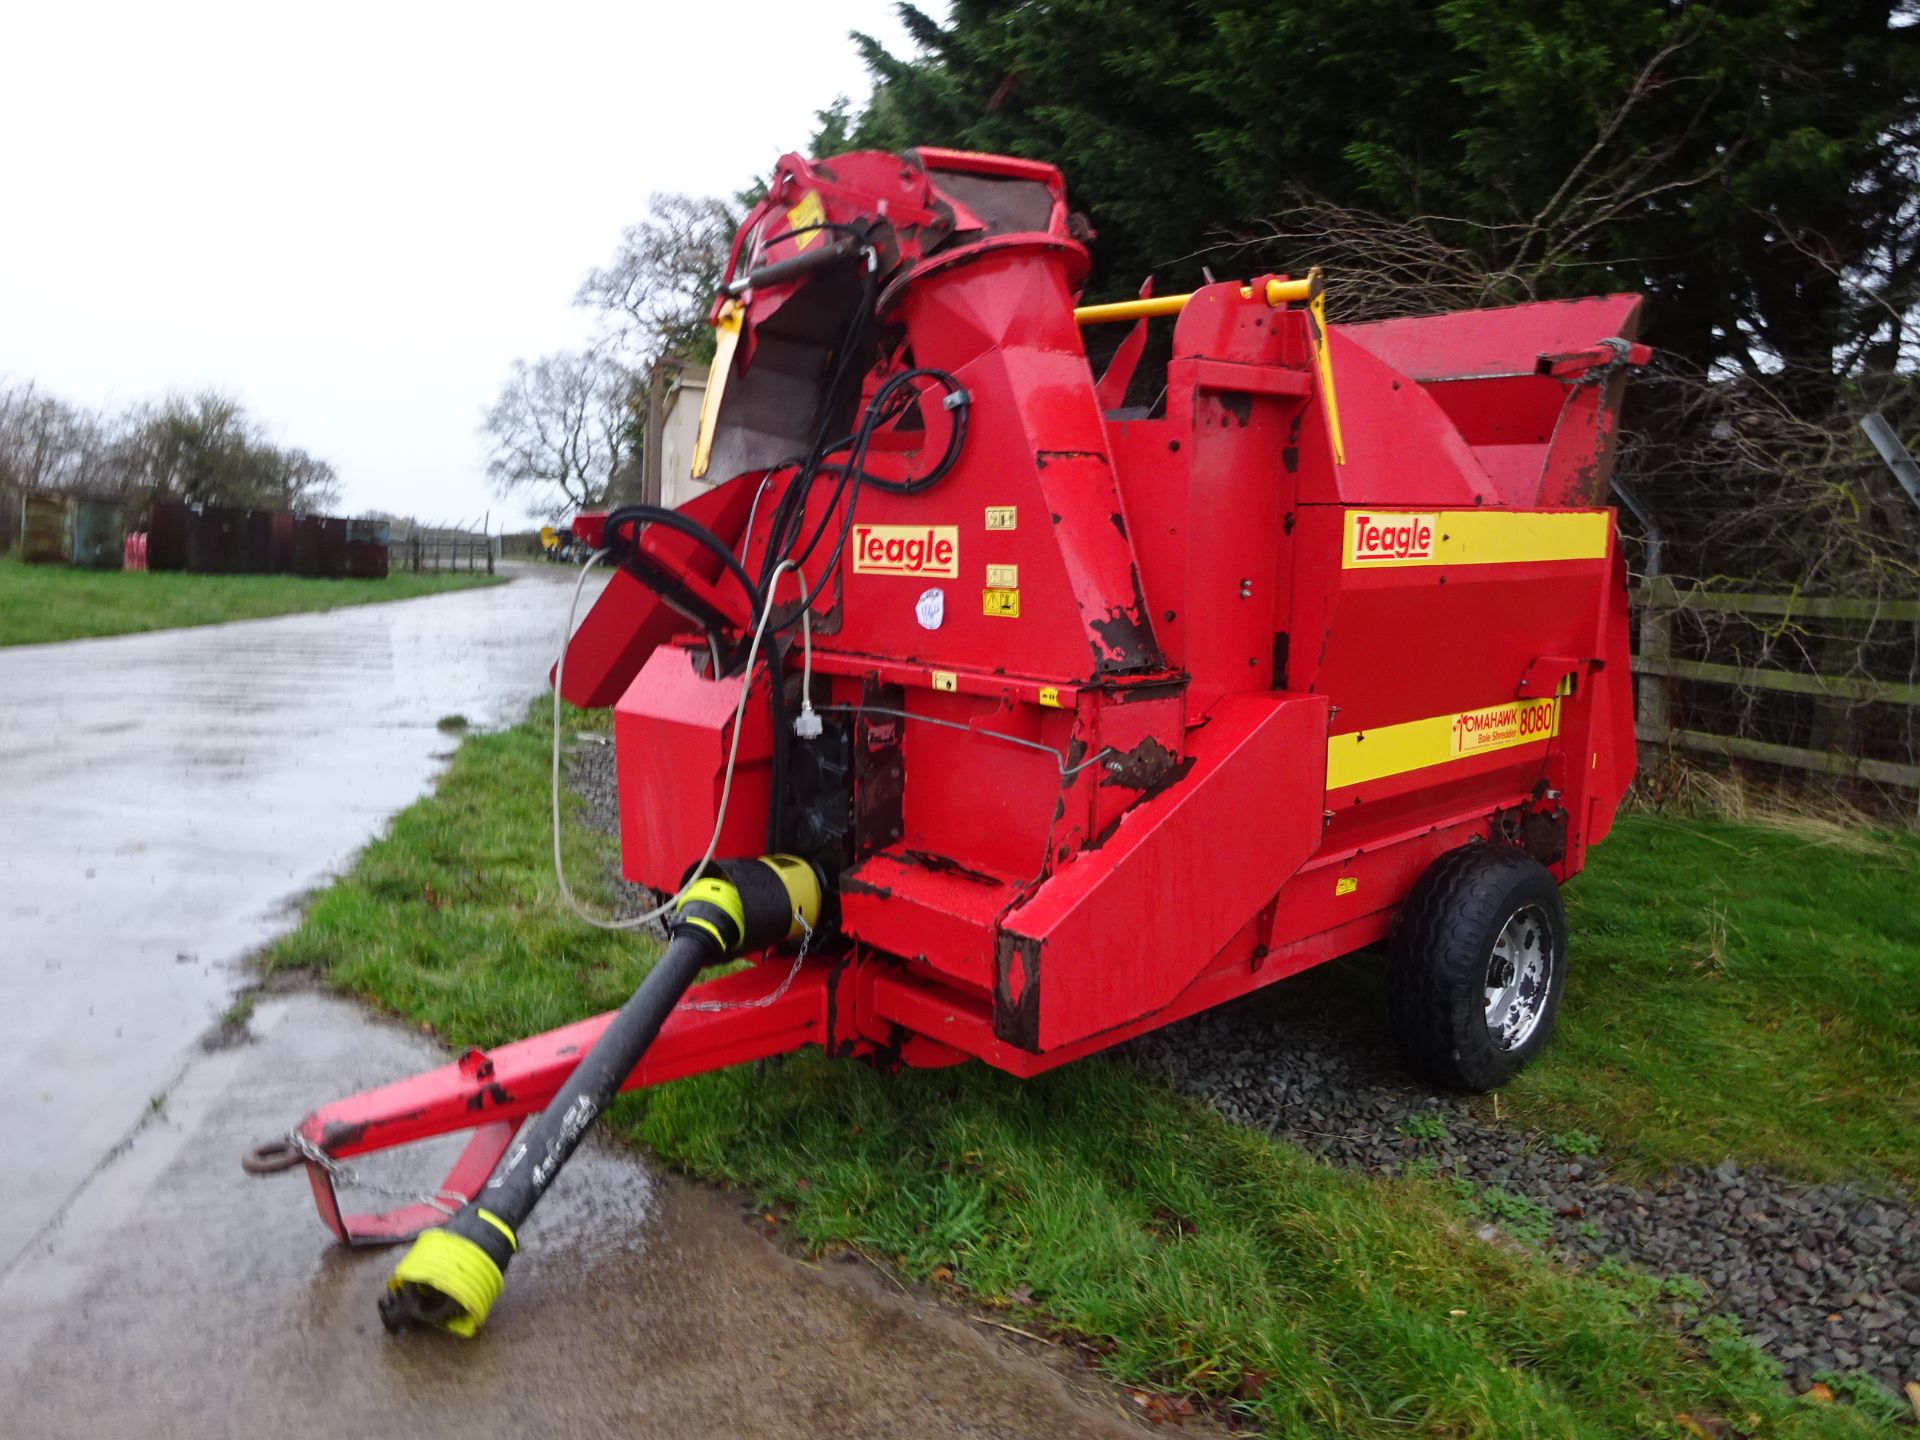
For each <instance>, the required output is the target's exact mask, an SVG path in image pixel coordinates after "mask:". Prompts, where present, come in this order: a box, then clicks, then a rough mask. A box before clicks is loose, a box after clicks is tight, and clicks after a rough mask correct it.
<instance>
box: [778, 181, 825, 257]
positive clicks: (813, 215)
mask: <svg viewBox="0 0 1920 1440" xmlns="http://www.w3.org/2000/svg"><path fill="white" fill-rule="evenodd" d="M826 222H827V207H826V206H824V205H822V204H821V203H820V192H819V191H818V190H809V191H807V193H806V194H804V195H802V196H801V197H800V203H799V204H798V205H795V206H794V207H793V208H792V209H791V210H789V211H787V229H789V230H799V231H802V232H804V233H802V234H799V235H795V236H794V237H793V248H794V249H796V250H804V249H806V248H807V246H809V245H811V244H812V243H813V242H814V241H816V240H818V239H819V238H820V237H821V236H822V235H824V234H826V233H827V232H826V231H824V230H822V229H820V228H819V227H820V226H822V225H824V224H826Z"/></svg>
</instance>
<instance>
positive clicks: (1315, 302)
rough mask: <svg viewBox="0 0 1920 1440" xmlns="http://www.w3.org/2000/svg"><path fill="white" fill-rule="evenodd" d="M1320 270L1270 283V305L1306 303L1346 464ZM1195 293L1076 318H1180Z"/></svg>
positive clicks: (1093, 308) (1330, 426)
mask: <svg viewBox="0 0 1920 1440" xmlns="http://www.w3.org/2000/svg"><path fill="white" fill-rule="evenodd" d="M1325 288H1326V286H1325V285H1324V284H1323V283H1322V279H1321V275H1320V267H1319V266H1318V265H1316V266H1314V267H1313V269H1311V270H1309V271H1308V272H1307V278H1306V279H1304V280H1269V281H1267V304H1269V305H1272V306H1276V307H1277V306H1281V305H1287V304H1293V303H1298V302H1299V301H1302V300H1304V301H1306V302H1307V306H1308V309H1309V310H1310V312H1311V319H1310V320H1309V324H1310V325H1311V327H1312V330H1313V368H1314V370H1315V371H1316V372H1318V376H1319V380H1320V400H1321V403H1322V404H1323V405H1325V407H1326V411H1327V438H1328V439H1329V440H1331V441H1332V442H1333V463H1334V464H1336V465H1344V464H1346V463H1347V443H1346V437H1345V436H1343V435H1342V434H1341V433H1340V399H1339V396H1338V395H1337V394H1336V393H1335V391H1334V388H1333V357H1332V356H1331V355H1329V354H1328V353H1327V310H1326V298H1325V296H1324V295H1323V293H1322V292H1323V291H1324V290H1325ZM1194 293H1195V292H1192V291H1189V292H1188V293H1187V294H1185V295H1155V296H1152V297H1150V298H1148V299H1145V300H1116V301H1114V302H1113V303H1112V304H1110V305H1081V306H1079V307H1077V308H1076V309H1075V310H1074V312H1073V318H1074V319H1075V320H1077V321H1078V322H1079V323H1080V324H1082V325H1101V324H1105V323H1106V322H1107V321H1109V320H1150V319H1152V318H1153V317H1154V316H1156V315H1178V314H1179V313H1180V312H1181V311H1182V310H1184V309H1186V306H1187V302H1188V301H1189V300H1191V299H1193V296H1194ZM1240 298H1241V299H1242V300H1251V299H1252V298H1253V287H1252V286H1251V285H1242V286H1241V287H1240Z"/></svg>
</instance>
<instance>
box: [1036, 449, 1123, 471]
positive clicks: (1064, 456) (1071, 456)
mask: <svg viewBox="0 0 1920 1440" xmlns="http://www.w3.org/2000/svg"><path fill="white" fill-rule="evenodd" d="M1055 460H1098V461H1099V462H1100V463H1101V464H1102V465H1104V464H1106V463H1107V457H1106V456H1104V455H1102V454H1101V453H1100V452H1099V451H1098V450H1036V451H1034V452H1033V463H1034V464H1035V465H1036V466H1038V467H1039V468H1040V469H1042V470H1044V469H1046V468H1047V466H1048V465H1049V464H1050V463H1052V462H1053V461H1055Z"/></svg>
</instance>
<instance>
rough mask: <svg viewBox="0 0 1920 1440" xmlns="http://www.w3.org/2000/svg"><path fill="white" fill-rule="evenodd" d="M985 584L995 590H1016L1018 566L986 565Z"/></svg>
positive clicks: (1018, 575)
mask: <svg viewBox="0 0 1920 1440" xmlns="http://www.w3.org/2000/svg"><path fill="white" fill-rule="evenodd" d="M987 584H989V585H991V586H992V587H993V588H994V589H996V590H1018V589H1019V588H1020V567H1019V566H1018V565H989V566H987Z"/></svg>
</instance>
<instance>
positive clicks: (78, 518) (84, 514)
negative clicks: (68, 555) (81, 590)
mask: <svg viewBox="0 0 1920 1440" xmlns="http://www.w3.org/2000/svg"><path fill="white" fill-rule="evenodd" d="M126 536H127V507H126V506H124V505H122V504H121V503H120V502H119V501H117V500H75V501H74V502H73V551H72V555H73V563H74V566H75V567H76V568H77V569H81V570H118V569H119V568H120V566H121V563H122V562H123V561H124V560H125V558H126Z"/></svg>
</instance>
